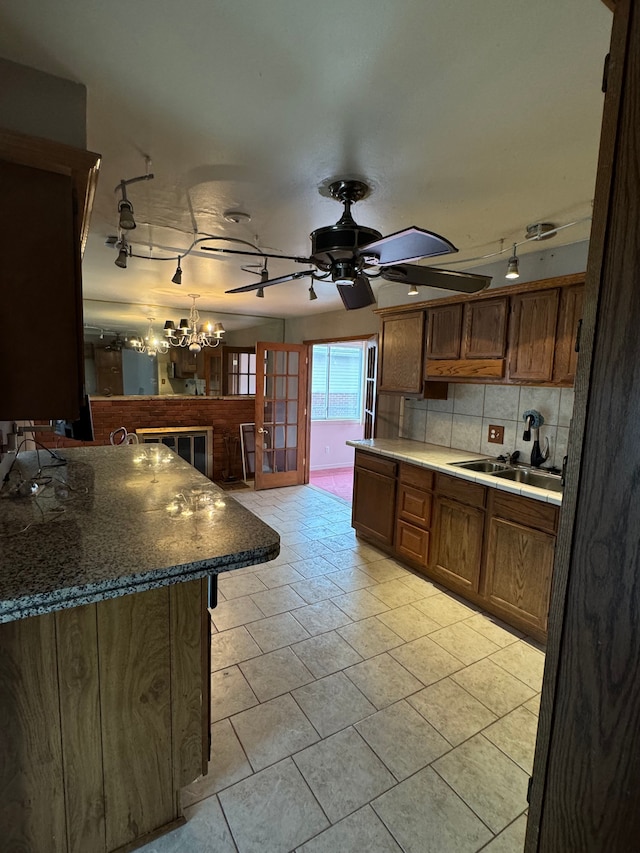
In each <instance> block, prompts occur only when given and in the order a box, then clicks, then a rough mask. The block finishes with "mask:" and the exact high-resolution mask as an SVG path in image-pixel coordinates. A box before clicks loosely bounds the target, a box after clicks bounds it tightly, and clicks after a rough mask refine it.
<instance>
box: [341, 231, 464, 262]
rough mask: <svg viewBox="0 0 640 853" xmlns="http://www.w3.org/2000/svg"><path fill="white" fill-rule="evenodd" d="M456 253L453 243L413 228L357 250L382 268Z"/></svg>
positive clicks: (432, 233)
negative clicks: (370, 257) (372, 258)
mask: <svg viewBox="0 0 640 853" xmlns="http://www.w3.org/2000/svg"><path fill="white" fill-rule="evenodd" d="M457 251H458V250H457V249H456V247H455V246H454V245H453V243H450V242H449V240H447V239H445V238H444V237H441V236H440V235H439V234H435V233H434V232H433V231H425V230H424V229H423V228H415V227H414V228H405V229H404V231H398V232H397V233H396V234H389V236H388V237H382V239H380V240H375V241H374V242H373V243H368V244H367V245H366V246H362V247H361V248H360V249H359V251H358V254H359V255H361V256H363V257H364V258H368V257H369V256H370V255H371V256H372V257H374V258H375V260H373V261H372V263H373V264H375V265H377V266H381V267H383V266H386V265H387V264H400V263H404V262H405V261H419V260H420V259H421V258H433V257H435V256H436V255H448V254H450V253H451V252H457Z"/></svg>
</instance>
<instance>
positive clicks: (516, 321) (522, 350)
mask: <svg viewBox="0 0 640 853" xmlns="http://www.w3.org/2000/svg"><path fill="white" fill-rule="evenodd" d="M558 296H559V294H558V291H557V290H543V291H536V292H534V293H522V294H520V295H519V296H514V297H513V298H512V299H511V331H510V336H509V378H510V379H522V380H526V381H527V382H549V381H551V379H552V378H553V354H554V350H555V335H556V320H557V316H558Z"/></svg>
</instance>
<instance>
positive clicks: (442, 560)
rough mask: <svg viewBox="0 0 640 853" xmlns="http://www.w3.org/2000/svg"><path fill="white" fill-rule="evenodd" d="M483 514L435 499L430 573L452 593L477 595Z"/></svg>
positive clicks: (450, 502)
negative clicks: (474, 593) (473, 593)
mask: <svg viewBox="0 0 640 853" xmlns="http://www.w3.org/2000/svg"><path fill="white" fill-rule="evenodd" d="M484 515H485V514H484V510H483V509H480V508H478V507H473V506H467V505H466V504H463V503H460V502H459V501H456V500H452V499H451V498H448V497H444V496H442V495H436V501H435V514H434V524H433V528H434V536H433V552H432V556H431V565H430V568H431V572H432V573H433V575H434V576H435V577H436V578H437V579H439V580H443V581H444V582H445V583H446V584H447V585H448V586H450V587H451V588H452V589H455V590H458V591H460V592H463V593H464V592H477V591H478V588H479V584H480V568H481V564H482V541H483V536H484Z"/></svg>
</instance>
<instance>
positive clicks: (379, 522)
mask: <svg viewBox="0 0 640 853" xmlns="http://www.w3.org/2000/svg"><path fill="white" fill-rule="evenodd" d="M378 461H379V462H380V463H383V462H385V461H386V460H378V459H377V458H376V457H369V455H368V454H361V453H356V467H355V469H354V475H353V504H352V513H351V523H352V525H353V527H355V529H356V530H357V532H358V533H360V534H362V535H364V536H367V537H368V538H369V539H371V541H372V542H374V543H376V544H380V545H386V546H390V545H393V535H394V527H395V505H396V478H395V471H396V466H395V463H391V464H392V466H393V467H392V468H388V469H385V468H383V467H382V465H381V464H380V465H379V466H378V467H379V468H380V470H382V471H388V473H380V471H379V470H371V467H364V466H365V465H367V466H372V467H373V466H375V465H376V463H378ZM359 463H360V464H359ZM387 464H389V463H387Z"/></svg>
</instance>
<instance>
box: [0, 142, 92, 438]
mask: <svg viewBox="0 0 640 853" xmlns="http://www.w3.org/2000/svg"><path fill="white" fill-rule="evenodd" d="M98 165H99V157H98V155H97V154H91V153H90V152H88V151H81V150H78V149H75V148H70V147H69V146H67V145H62V144H60V143H57V142H51V141H49V140H44V139H38V138H35V137H30V136H24V135H22V134H18V133H13V132H11V131H9V130H3V129H1V128H0V186H2V213H3V214H4V215H3V216H2V237H3V241H4V245H5V246H6V247H9V248H8V249H7V251H6V252H5V256H4V258H3V266H2V274H3V284H4V285H5V286H3V288H2V310H3V317H4V318H5V324H6V322H9V323H11V324H12V325H14V326H15V324H16V322H21V320H22V318H25V317H31V316H32V315H33V307H34V305H37V306H46V325H47V328H48V329H51V330H54V331H55V336H56V345H55V357H52V358H43V355H42V353H43V351H42V349H41V348H39V347H36V346H32V347H29V346H26V347H25V346H23V347H21V348H19V349H16V341H15V336H11V335H8V334H5V335H4V336H3V337H2V339H1V340H0V364H2V365H3V367H4V369H3V374H2V393H1V394H0V420H7V421H13V420H21V419H24V420H28V419H31V418H33V419H37V420H48V419H49V418H59V419H65V420H75V419H76V418H77V417H78V415H79V412H80V404H81V402H82V398H83V395H84V346H83V328H82V276H81V254H82V249H83V247H84V243H85V241H86V238H87V233H88V228H89V218H90V214H91V205H92V203H93V196H94V191H95V184H96V181H97V177H98ZM25 223H28V227H25ZM34 235H36V237H35V242H34ZM34 246H35V247H36V248H35V249H34ZM17 353H19V354H17ZM9 364H10V365H11V369H10V370H8V369H6V366H7V365H9Z"/></svg>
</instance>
